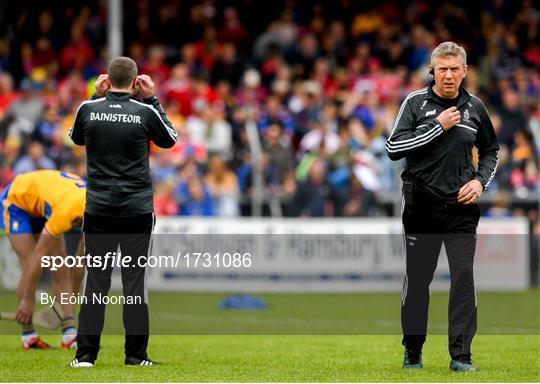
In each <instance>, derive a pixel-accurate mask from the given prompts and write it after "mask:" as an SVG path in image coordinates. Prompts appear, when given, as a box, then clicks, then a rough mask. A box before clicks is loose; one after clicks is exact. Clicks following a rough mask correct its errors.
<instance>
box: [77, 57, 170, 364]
mask: <svg viewBox="0 0 540 384" xmlns="http://www.w3.org/2000/svg"><path fill="white" fill-rule="evenodd" d="M107 90H108V91H107ZM105 91H107V92H106V95H105ZM139 91H140V93H141V95H142V96H143V102H139V101H136V100H134V99H133V98H132V96H133V95H134V94H136V93H137V92H139ZM70 137H71V139H72V140H73V142H74V143H75V144H77V145H86V154H87V161H88V164H87V171H88V174H87V177H88V185H87V194H86V210H85V214H84V221H83V233H84V238H85V254H86V255H90V257H91V258H90V262H89V263H88V264H87V276H86V282H85V289H84V297H85V302H84V303H83V304H82V305H81V309H80V313H79V329H78V337H77V344H78V349H77V355H76V358H75V359H74V360H73V362H72V363H71V366H73V367H88V366H93V364H94V361H95V359H96V358H97V355H98V352H99V345H100V336H101V332H102V330H103V323H104V316H105V304H104V303H103V301H102V300H96V297H98V298H99V297H104V296H107V294H108V292H109V289H110V285H111V274H112V270H113V267H112V263H111V260H110V259H109V260H108V264H106V267H105V268H104V267H103V263H104V262H105V259H104V257H105V256H106V255H107V254H108V255H109V256H114V255H116V254H117V253H118V251H120V253H121V258H122V259H124V258H125V257H127V256H129V257H131V258H132V262H131V263H130V264H129V266H126V267H124V266H123V265H122V285H123V296H124V298H125V299H126V304H124V308H123V320H124V328H125V331H126V341H125V354H126V360H125V363H126V365H152V364H153V362H152V361H151V360H150V359H149V358H148V356H147V354H146V348H147V345H148V336H149V320H148V293H147V290H146V273H145V272H146V268H145V264H144V261H145V260H146V257H147V256H148V253H149V249H150V243H151V242H150V240H151V232H152V229H153V226H154V215H153V196H152V184H151V180H150V167H149V148H150V141H153V142H154V143H155V144H156V145H158V146H159V147H163V148H169V147H172V146H173V145H174V144H175V143H176V140H177V134H176V131H175V130H174V128H173V126H172V124H171V123H170V121H169V119H168V118H167V116H166V115H165V112H164V111H163V108H162V107H161V105H160V103H159V101H158V99H157V98H156V97H155V96H154V84H153V82H152V80H151V79H150V77H149V76H147V75H140V76H137V65H136V64H135V62H134V61H133V60H131V59H130V58H127V57H117V58H115V59H113V60H111V62H110V63H109V68H108V75H101V76H100V77H99V78H98V80H97V81H96V95H94V96H93V97H92V99H91V100H89V101H85V102H83V103H82V104H81V105H80V107H79V109H78V110H77V114H76V116H75V122H74V124H73V127H72V129H71V131H70ZM117 256H118V255H117ZM99 257H101V260H102V264H101V265H100V264H98V263H97V260H98V258H99ZM115 264H116V265H117V264H118V263H117V262H115Z"/></svg>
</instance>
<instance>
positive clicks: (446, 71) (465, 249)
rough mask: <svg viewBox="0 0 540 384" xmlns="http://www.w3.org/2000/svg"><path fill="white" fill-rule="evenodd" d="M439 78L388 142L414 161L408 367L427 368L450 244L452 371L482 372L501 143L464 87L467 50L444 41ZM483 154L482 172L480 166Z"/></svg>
mask: <svg viewBox="0 0 540 384" xmlns="http://www.w3.org/2000/svg"><path fill="white" fill-rule="evenodd" d="M430 67H431V71H430V73H431V74H432V75H433V77H434V79H433V81H432V82H431V84H430V85H429V86H428V87H427V88H424V89H421V90H419V91H417V92H413V93H411V94H410V95H409V96H408V97H407V98H406V99H405V101H404V102H403V104H402V105H401V108H400V110H399V112H398V116H397V118H396V122H395V124H394V130H393V131H392V134H391V135H390V138H389V139H388V141H387V142H386V150H387V152H388V156H389V157H390V158H391V159H392V160H399V159H401V158H405V159H406V161H407V162H406V166H405V170H404V172H403V174H402V175H401V177H402V179H403V199H404V200H403V212H402V216H403V226H404V229H405V243H406V275H405V278H404V283H403V291H402V300H401V324H402V329H403V341H402V344H403V345H404V346H405V357H404V362H403V368H422V346H423V344H424V341H425V340H426V333H427V319H428V306H429V285H430V283H431V280H432V279H433V274H434V272H435V268H436V267H437V259H438V257H439V253H440V250H441V245H442V243H443V242H444V246H445V249H446V254H447V256H448V263H449V267H450V280H451V286H450V303H449V306H448V338H449V340H448V343H449V352H450V356H451V358H452V360H451V362H450V369H452V370H454V371H476V370H477V368H476V367H475V366H474V365H473V363H472V361H471V343H472V340H473V337H474V334H475V333H476V327H477V320H476V316H477V303H476V292H475V289H474V280H473V261H474V253H475V247H476V228H477V226H478V220H479V218H480V210H479V208H478V204H477V202H478V199H479V198H480V195H481V194H482V192H483V191H484V190H485V189H486V188H487V187H488V186H489V184H490V183H491V180H493V177H494V175H495V171H496V168H497V162H498V160H497V151H498V149H499V145H498V144H497V138H496V136H495V132H494V130H493V125H492V124H491V120H490V118H489V116H488V113H487V111H486V107H485V106H484V104H483V103H482V101H481V100H480V99H478V98H477V97H476V96H473V95H471V94H469V93H468V92H467V91H466V90H465V88H463V87H462V86H461V83H462V82H463V79H464V78H465V75H466V73H467V56H466V53H465V50H464V49H463V47H460V46H459V45H457V44H455V43H453V42H444V43H441V44H440V45H439V46H438V47H436V48H435V50H434V51H433V53H432V54H431V66H430ZM473 147H476V148H478V154H479V156H480V161H479V164H478V169H475V168H474V166H473V162H472V150H473Z"/></svg>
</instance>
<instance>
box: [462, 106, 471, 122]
mask: <svg viewBox="0 0 540 384" xmlns="http://www.w3.org/2000/svg"><path fill="white" fill-rule="evenodd" d="M470 118H471V115H470V114H469V110H468V109H466V110H465V112H463V120H465V121H469V119H470Z"/></svg>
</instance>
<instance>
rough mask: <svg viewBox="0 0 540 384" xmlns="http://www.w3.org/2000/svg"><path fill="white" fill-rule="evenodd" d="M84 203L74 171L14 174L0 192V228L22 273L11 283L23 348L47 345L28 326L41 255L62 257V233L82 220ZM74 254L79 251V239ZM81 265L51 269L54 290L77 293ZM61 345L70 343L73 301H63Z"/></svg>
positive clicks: (73, 337) (81, 184) (80, 181)
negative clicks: (17, 306) (13, 285)
mask: <svg viewBox="0 0 540 384" xmlns="http://www.w3.org/2000/svg"><path fill="white" fill-rule="evenodd" d="M85 203H86V181H85V180H84V179H82V178H80V177H79V176H77V175H74V174H71V173H67V172H60V171H56V170H40V171H35V172H29V173H25V174H21V175H18V176H17V177H15V179H14V180H13V181H12V182H11V183H10V184H8V185H7V186H6V187H5V188H4V190H3V191H2V192H1V193H0V232H3V233H5V234H7V236H8V238H9V241H10V243H11V246H12V247H13V250H14V251H15V253H16V254H17V256H18V257H19V261H20V263H21V269H22V275H21V278H20V280H19V284H18V286H17V296H18V298H19V309H18V311H17V321H19V323H21V324H22V328H23V329H22V334H21V339H22V346H23V348H24V349H29V348H38V349H47V348H49V345H48V344H46V343H44V342H43V341H42V340H41V339H40V337H39V336H38V334H37V333H36V331H35V329H34V326H33V324H32V314H33V311H34V304H35V292H36V289H37V285H38V283H39V279H40V277H41V272H42V271H41V258H42V256H44V255H51V256H53V255H54V256H65V255H66V245H65V238H64V233H66V232H69V231H70V230H71V229H72V228H75V227H79V226H80V225H81V223H82V217H83V214H84V208H85ZM77 254H79V255H80V254H82V240H81V241H80V242H79V247H78V250H77ZM83 275H84V269H83V268H73V271H70V270H69V269H68V268H66V267H61V268H58V269H57V270H55V271H52V270H51V278H52V284H53V289H54V291H55V292H54V294H55V296H56V298H57V299H59V298H60V295H61V293H68V294H71V293H74V292H75V293H77V292H78V290H79V287H80V283H81V280H82V277H83ZM62 309H63V311H64V317H63V321H62V333H63V335H62V348H65V349H67V348H75V347H76V329H75V323H74V316H73V315H74V313H73V312H74V308H73V305H63V306H62Z"/></svg>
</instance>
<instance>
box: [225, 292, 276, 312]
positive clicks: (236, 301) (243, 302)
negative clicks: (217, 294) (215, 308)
mask: <svg viewBox="0 0 540 384" xmlns="http://www.w3.org/2000/svg"><path fill="white" fill-rule="evenodd" d="M219 307H220V308H223V309H263V308H266V303H265V302H264V301H263V300H262V299H259V298H258V297H255V296H252V295H248V294H239V295H232V296H228V297H226V298H225V299H223V301H222V302H221V304H220V305H219Z"/></svg>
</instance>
